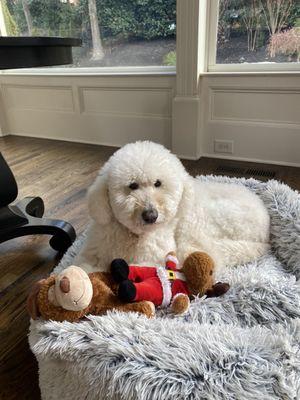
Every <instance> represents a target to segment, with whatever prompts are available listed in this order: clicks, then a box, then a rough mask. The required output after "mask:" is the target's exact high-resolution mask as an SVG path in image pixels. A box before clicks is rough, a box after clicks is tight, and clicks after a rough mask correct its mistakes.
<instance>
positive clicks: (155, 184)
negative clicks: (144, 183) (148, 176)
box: [154, 179, 161, 187]
mask: <svg viewBox="0 0 300 400" xmlns="http://www.w3.org/2000/svg"><path fill="white" fill-rule="evenodd" d="M154 186H155V187H160V186H161V181H160V180H159V179H157V181H156V182H155V183H154Z"/></svg>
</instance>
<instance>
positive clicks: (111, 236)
mask: <svg viewBox="0 0 300 400" xmlns="http://www.w3.org/2000/svg"><path fill="white" fill-rule="evenodd" d="M88 206H89V212H90V216H91V218H92V223H91V225H90V226H89V228H88V232H87V239H86V242H85V244H84V246H83V248H82V250H81V252H80V253H79V255H78V256H77V258H76V260H75V262H76V264H77V265H80V266H81V267H83V268H84V269H85V270H86V271H87V272H93V271H96V270H98V271H105V270H108V268H109V265H110V263H111V261H112V260H113V259H114V258H124V259H126V260H127V261H128V262H134V263H136V264H139V265H143V264H144V265H146V264H147V265H149V263H153V264H154V265H159V264H161V263H163V262H164V259H165V256H166V254H167V253H168V252H169V251H170V250H176V252H177V256H178V258H179V260H180V261H181V262H182V261H183V260H184V258H185V257H186V256H187V255H188V254H190V253H191V252H193V251H197V250H200V251H204V252H206V253H208V254H209V255H210V256H211V257H212V258H213V259H214V261H215V264H216V267H217V268H223V267H224V266H233V265H236V264H241V263H245V262H248V261H250V260H253V259H254V258H256V257H258V256H261V255H263V254H264V253H266V252H267V251H268V249H269V223H270V221H269V215H268V212H267V210H266V208H265V206H264V204H263V202H262V201H261V200H260V199H259V197H257V196H256V195H255V194H253V193H252V192H250V191H249V190H247V189H246V188H245V187H243V186H240V185H234V184H224V183H214V182H201V181H200V180H199V179H197V178H193V177H191V176H190V175H189V174H188V173H187V172H186V170H185V169H184V167H183V165H182V164H181V162H180V161H179V159H178V158H177V157H176V156H175V155H173V154H171V153H170V152H169V151H168V150H167V149H166V148H164V147H163V146H161V145H159V144H156V143H152V142H148V141H144V142H136V143H132V144H128V145H126V146H124V147H123V148H121V149H120V150H118V151H116V152H115V153H114V154H113V155H112V156H111V158H110V159H109V160H108V161H107V162H106V164H105V165H104V166H103V168H102V169H101V170H100V173H99V175H98V177H97V178H96V180H95V182H94V184H93V185H92V186H91V188H90V190H89V192H88Z"/></svg>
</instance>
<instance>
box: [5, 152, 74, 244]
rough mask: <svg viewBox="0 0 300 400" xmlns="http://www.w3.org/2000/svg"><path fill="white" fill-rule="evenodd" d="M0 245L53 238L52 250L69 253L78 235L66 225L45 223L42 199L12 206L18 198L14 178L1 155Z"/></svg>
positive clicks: (36, 198) (32, 198)
mask: <svg viewBox="0 0 300 400" xmlns="http://www.w3.org/2000/svg"><path fill="white" fill-rule="evenodd" d="M0 187H1V190H3V192H2V193H5V196H4V195H3V197H2V196H1V195H0V243H3V242H5V241H7V240H10V239H13V238H16V237H20V236H25V235H35V234H39V235H41V234H42V235H51V236H52V238H51V239H50V242H49V243H50V246H51V247H52V248H53V249H54V250H57V251H59V252H65V251H66V250H67V249H68V247H70V246H71V244H72V243H73V242H74V240H75V238H76V233H75V230H74V228H73V227H72V225H71V224H69V223H68V222H65V221H60V220H54V219H53V220H52V219H44V218H42V217H43V214H44V202H43V200H42V199H41V198H40V197H26V198H25V199H23V200H21V201H19V202H17V203H16V204H13V205H9V203H11V202H12V201H13V200H14V199H15V197H16V196H17V193H18V190H17V184H16V181H15V179H14V176H13V174H12V172H11V170H10V168H9V167H8V165H7V164H6V162H5V160H4V158H3V156H1V154H0Z"/></svg>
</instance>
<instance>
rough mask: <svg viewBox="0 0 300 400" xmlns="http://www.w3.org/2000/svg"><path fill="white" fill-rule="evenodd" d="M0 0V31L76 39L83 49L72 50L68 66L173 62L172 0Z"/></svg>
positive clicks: (139, 64)
mask: <svg viewBox="0 0 300 400" xmlns="http://www.w3.org/2000/svg"><path fill="white" fill-rule="evenodd" d="M1 4H2V15H3V18H2V20H3V21H4V23H2V29H1V22H0V32H1V34H2V35H5V34H6V35H10V36H65V37H79V38H81V39H82V41H83V46H82V48H77V49H74V50H73V55H74V65H73V67H114V66H155V65H168V66H173V65H175V63H176V53H175V49H176V0H163V1H162V0H126V1H124V0H51V1H49V0H1ZM0 12H1V10H0ZM0 21H1V18H0ZM3 25H4V26H3Z"/></svg>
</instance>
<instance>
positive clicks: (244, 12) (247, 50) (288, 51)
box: [210, 0, 300, 70]
mask: <svg viewBox="0 0 300 400" xmlns="http://www.w3.org/2000/svg"><path fill="white" fill-rule="evenodd" d="M212 4H213V6H212V9H211V15H212V13H213V12H215V13H216V15H217V14H218V20H217V21H216V23H215V34H212V36H213V37H212V38H211V40H214V41H215V43H214V44H212V45H211V52H213V53H211V54H210V70H213V69H215V70H220V69H222V65H223V69H224V70H226V69H229V70H230V69H231V68H230V67H233V68H234V65H235V66H236V69H239V70H240V69H241V67H245V68H248V67H250V69H251V67H253V69H255V68H257V67H261V69H263V68H264V69H270V66H273V65H276V64H277V65H279V64H281V69H283V68H286V69H291V68H299V65H300V64H299V58H300V2H299V0H219V2H218V1H214V0H213V1H212ZM214 8H216V9H215V10H214ZM224 64H225V66H224ZM228 64H231V65H229V66H228ZM232 64H233V65H232Z"/></svg>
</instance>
